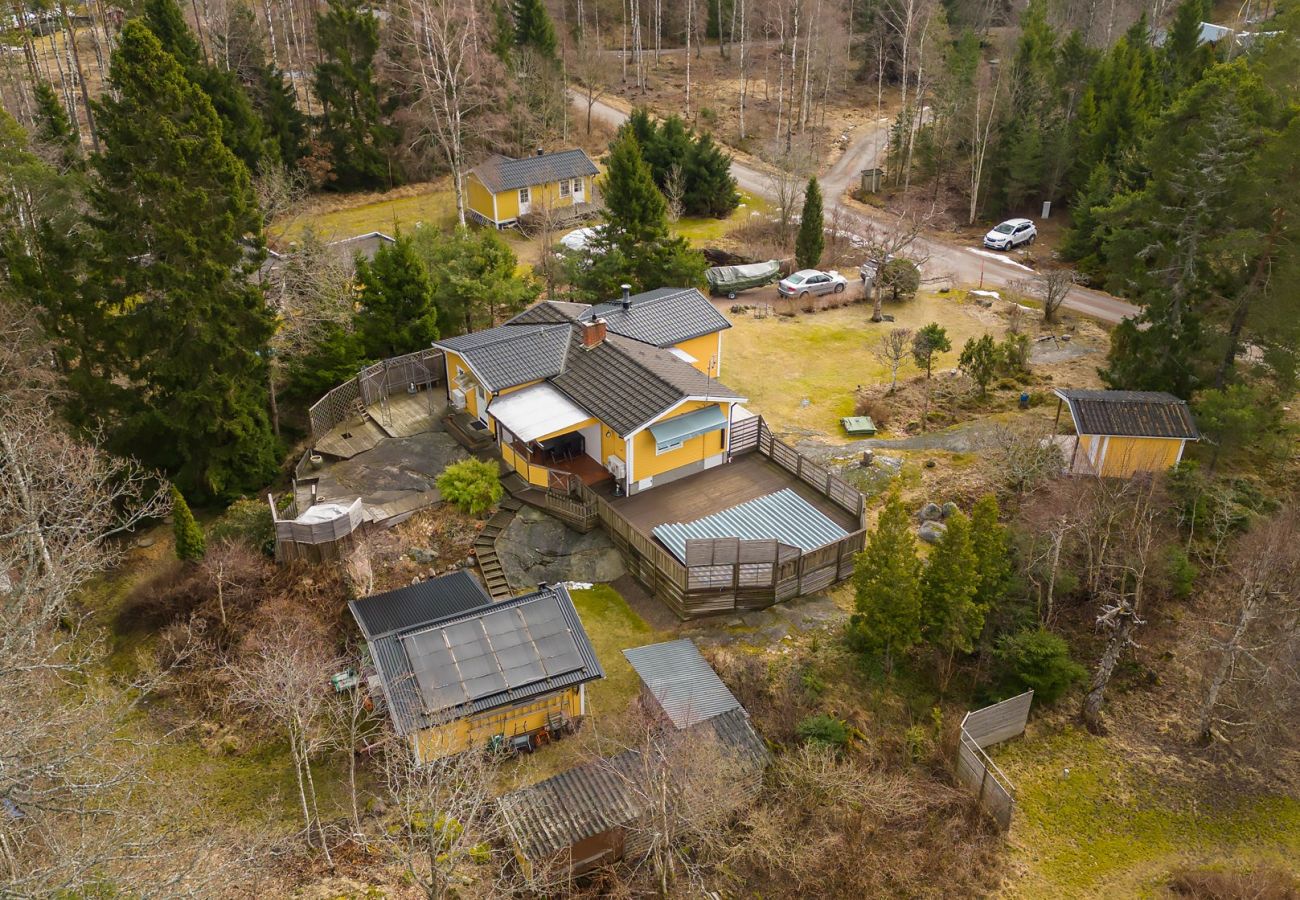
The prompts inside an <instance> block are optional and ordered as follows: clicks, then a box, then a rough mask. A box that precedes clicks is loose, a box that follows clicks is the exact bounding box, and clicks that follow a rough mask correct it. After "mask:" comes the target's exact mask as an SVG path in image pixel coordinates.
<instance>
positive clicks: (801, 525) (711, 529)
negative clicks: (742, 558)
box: [652, 488, 848, 562]
mask: <svg viewBox="0 0 1300 900" xmlns="http://www.w3.org/2000/svg"><path fill="white" fill-rule="evenodd" d="M652 531H653V534H654V536H655V537H656V538H657V539H658V540H659V542H660V543H661V544H663V545H664V546H665V547H667V548H668V549H669V551H671V552H672V554H673V555H674V556H676V557H677V558H678V559H680V560H682V561H683V562H684V561H685V560H686V542H687V541H689V540H692V539H709V538H739V539H740V540H742V541H772V540H775V541H779V542H780V543H782V544H789V545H790V546H793V547H798V548H799V549H800V550H803V551H805V552H807V551H809V550H816V549H817V548H818V547H824V546H826V545H827V544H830V543H834V542H835V541H838V540H839V539H840V538H842V537H844V536H846V535H847V534H848V532H847V531H845V530H844V529H843V528H841V527H840V526H839V525H837V524H836V523H835V522H834V521H833V520H832V519H831V518H830V517H828V516H827V515H826V514H825V513H823V512H822V511H821V510H819V509H817V507H815V506H813V505H812V504H811V503H809V502H808V501H807V500H805V499H804V498H802V497H800V496H799V495H798V493H796V492H795V491H794V490H793V489H791V488H783V489H782V490H779V491H776V492H775V493H772V494H767V495H766V496H763V497H758V498H756V499H754V500H750V501H748V502H747V503H741V504H740V505H739V506H733V507H731V508H730V509H724V510H722V512H717V513H714V514H713V515H711V516H705V517H704V518H702V519H696V520H695V521H693V522H675V523H667V524H664V525H657V526H655V528H654V529H653V530H652Z"/></svg>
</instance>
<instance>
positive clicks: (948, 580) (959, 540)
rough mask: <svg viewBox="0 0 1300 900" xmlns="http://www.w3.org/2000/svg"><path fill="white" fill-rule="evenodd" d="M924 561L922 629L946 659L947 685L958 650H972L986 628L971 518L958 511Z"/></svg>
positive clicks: (950, 517) (942, 681)
mask: <svg viewBox="0 0 1300 900" xmlns="http://www.w3.org/2000/svg"><path fill="white" fill-rule="evenodd" d="M946 524H947V530H945V531H944V533H943V537H942V538H940V539H939V543H938V545H937V546H936V547H935V548H934V551H933V552H932V553H931V554H930V558H929V559H928V560H927V561H926V564H925V573H924V574H923V575H922V576H921V630H922V633H923V634H924V636H925V639H926V641H928V642H929V643H930V645H931V646H933V647H934V648H935V649H937V650H939V651H940V653H941V654H942V656H943V657H944V659H945V663H944V665H943V674H942V676H941V678H940V683H941V685H942V686H944V687H946V686H947V683H948V678H949V677H950V676H951V674H952V660H953V657H954V656H955V655H956V653H957V651H961V652H962V653H970V652H971V651H972V650H974V649H975V639H976V638H978V637H979V635H980V632H981V631H983V629H984V609H983V608H982V607H981V606H980V605H979V604H978V603H976V602H975V599H976V595H977V592H978V588H979V572H978V570H977V569H976V568H975V566H976V563H977V562H978V560H977V558H976V556H975V549H974V547H973V546H972V545H971V533H970V520H969V519H968V518H966V516H965V514H963V513H962V512H960V511H958V512H955V513H953V514H952V515H951V516H949V517H948V519H947V522H946Z"/></svg>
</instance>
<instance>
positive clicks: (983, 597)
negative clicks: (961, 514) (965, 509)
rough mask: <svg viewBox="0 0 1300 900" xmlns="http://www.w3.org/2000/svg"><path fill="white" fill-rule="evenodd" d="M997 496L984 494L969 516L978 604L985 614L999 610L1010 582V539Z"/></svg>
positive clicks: (976, 603)
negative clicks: (999, 517) (1000, 520)
mask: <svg viewBox="0 0 1300 900" xmlns="http://www.w3.org/2000/svg"><path fill="white" fill-rule="evenodd" d="M999 514H1000V513H999V510H998V498H997V497H995V496H994V495H992V494H985V495H984V496H983V497H981V498H980V499H979V500H977V501H976V502H975V506H974V508H973V509H972V510H971V515H970V532H971V549H973V550H974V551H975V574H976V576H977V586H976V589H975V605H976V606H978V607H979V608H980V609H981V610H983V611H984V613H986V614H987V613H988V612H989V611H991V610H994V609H996V608H997V607H998V606H999V605H1000V604H1001V603H1002V600H1003V599H1004V598H1005V597H1006V593H1007V590H1008V589H1009V587H1010V584H1011V538H1010V535H1009V534H1008V533H1007V527H1006V526H1005V525H1003V524H1002V523H1001V522H999V521H998V516H999Z"/></svg>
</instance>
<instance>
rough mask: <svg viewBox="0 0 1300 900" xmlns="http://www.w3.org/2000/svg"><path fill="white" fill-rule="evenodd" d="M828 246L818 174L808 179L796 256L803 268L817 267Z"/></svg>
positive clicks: (795, 244)
mask: <svg viewBox="0 0 1300 900" xmlns="http://www.w3.org/2000/svg"><path fill="white" fill-rule="evenodd" d="M825 248H826V222H825V218H824V216H823V215H822V190H821V188H820V187H819V186H818V185H817V176H816V175H814V176H813V177H812V178H809V179H808V187H807V189H806V190H805V191H804V193H803V213H802V216H801V218H800V220H799V233H798V234H797V235H796V236H795V239H794V258H795V262H796V263H797V264H798V265H799V268H801V269H815V268H816V267H817V264H818V263H820V262H821V261H822V251H823V250H825Z"/></svg>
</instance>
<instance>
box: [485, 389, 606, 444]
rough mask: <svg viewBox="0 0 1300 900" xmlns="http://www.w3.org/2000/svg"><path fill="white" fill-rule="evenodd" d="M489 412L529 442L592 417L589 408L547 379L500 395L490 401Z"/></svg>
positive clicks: (511, 431) (516, 434)
mask: <svg viewBox="0 0 1300 900" xmlns="http://www.w3.org/2000/svg"><path fill="white" fill-rule="evenodd" d="M488 412H489V413H490V414H491V416H492V418H494V419H496V420H497V421H498V422H500V423H501V424H502V425H504V426H505V427H506V429H507V430H509V431H510V433H511V434H513V435H514V436H515V437H517V438H519V440H521V441H523V442H525V443H527V442H528V441H532V440H536V439H537V438H539V437H542V436H543V435H547V434H554V433H555V432H557V431H563V430H564V429H566V428H571V427H573V426H574V425H577V424H578V423H580V422H585V421H586V420H587V419H590V418H591V414H590V413H589V412H587V411H586V410H585V409H583V408H582V407H581V406H579V405H578V404H576V403H574V402H573V401H572V400H570V399H569V398H568V397H566V396H564V394H562V393H560V392H559V391H558V390H556V389H555V388H554V387H552V386H551V385H550V384H549V383H548V382H545V381H543V382H541V383H540V384H534V385H531V386H529V387H526V388H524V389H523V390H519V391H515V392H514V393H512V394H505V395H504V396H501V397H497V398H496V399H495V400H493V401H492V402H491V403H490V404H488Z"/></svg>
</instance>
